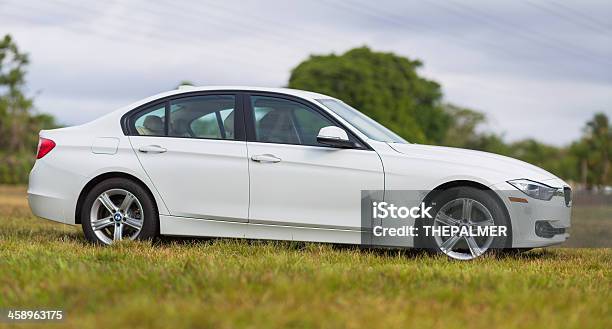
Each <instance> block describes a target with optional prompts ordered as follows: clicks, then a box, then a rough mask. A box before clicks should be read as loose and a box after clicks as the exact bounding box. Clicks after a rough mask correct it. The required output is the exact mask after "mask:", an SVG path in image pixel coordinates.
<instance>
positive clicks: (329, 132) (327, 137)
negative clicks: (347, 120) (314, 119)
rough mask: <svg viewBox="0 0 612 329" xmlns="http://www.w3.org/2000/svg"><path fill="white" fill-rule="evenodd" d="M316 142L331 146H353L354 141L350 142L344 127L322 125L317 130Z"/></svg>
mask: <svg viewBox="0 0 612 329" xmlns="http://www.w3.org/2000/svg"><path fill="white" fill-rule="evenodd" d="M317 142H319V143H321V144H325V145H329V146H333V147H342V148H353V147H355V146H356V145H355V143H354V142H351V141H350V140H349V138H348V135H347V134H346V131H344V129H342V128H339V127H336V126H328V127H323V128H321V130H319V135H318V136H317Z"/></svg>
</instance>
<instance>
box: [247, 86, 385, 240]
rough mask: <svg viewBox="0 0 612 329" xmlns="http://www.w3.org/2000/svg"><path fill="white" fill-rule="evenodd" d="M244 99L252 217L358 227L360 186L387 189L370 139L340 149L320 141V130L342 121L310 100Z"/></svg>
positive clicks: (262, 220)
mask: <svg viewBox="0 0 612 329" xmlns="http://www.w3.org/2000/svg"><path fill="white" fill-rule="evenodd" d="M245 103H246V108H245V111H249V112H248V113H247V116H246V118H247V120H246V121H247V127H248V128H247V131H249V135H250V136H249V142H247V147H248V157H249V159H250V161H249V168H250V194H251V201H250V207H249V211H250V212H249V221H250V222H251V223H261V224H275V225H287V226H302V227H321V228H336V229H359V228H360V227H361V191H362V190H383V189H384V173H383V168H382V163H381V160H380V158H379V156H378V154H377V153H376V152H374V151H372V150H369V149H368V148H366V147H365V145H364V147H360V148H355V149H341V148H334V147H328V146H325V145H322V144H319V143H318V142H317V135H318V132H319V130H320V129H321V128H322V127H325V126H338V124H337V123H336V122H335V121H334V119H333V118H331V117H330V116H329V115H328V114H325V113H324V112H322V110H321V109H319V108H317V107H316V106H313V105H312V104H309V103H307V102H305V101H301V100H297V99H291V98H285V97H280V96H270V95H251V96H250V97H249V100H248V101H247V102H245ZM249 125H250V126H249Z"/></svg>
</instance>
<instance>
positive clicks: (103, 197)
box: [81, 178, 159, 244]
mask: <svg viewBox="0 0 612 329" xmlns="http://www.w3.org/2000/svg"><path fill="white" fill-rule="evenodd" d="M81 223H82V224H81V225H82V227H83V232H84V234H85V238H87V240H89V241H90V242H93V243H100V244H111V243H113V242H116V241H120V240H146V239H152V238H154V237H155V236H156V235H157V232H158V226H159V215H158V213H157V208H156V207H155V203H154V201H153V199H152V198H151V196H150V195H149V193H148V192H147V191H146V190H145V189H144V188H143V187H142V186H141V185H139V184H137V183H135V182H133V181H131V180H128V179H124V178H111V179H108V180H105V181H103V182H101V183H99V184H98V185H96V186H95V187H94V188H93V189H91V191H89V193H88V194H87V197H86V198H85V201H84V203H83V209H82V211H81Z"/></svg>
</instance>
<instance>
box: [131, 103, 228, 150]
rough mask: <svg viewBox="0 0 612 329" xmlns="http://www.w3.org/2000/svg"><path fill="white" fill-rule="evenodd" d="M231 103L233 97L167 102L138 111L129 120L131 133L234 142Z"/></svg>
mask: <svg viewBox="0 0 612 329" xmlns="http://www.w3.org/2000/svg"><path fill="white" fill-rule="evenodd" d="M235 103H236V99H235V96H233V95H210V96H208V95H207V96H191V97H184V98H179V99H175V100H171V101H169V102H168V103H163V104H158V105H154V106H151V107H150V108H148V109H145V110H143V111H140V112H139V113H138V114H137V115H136V116H135V117H133V119H132V122H133V129H132V130H133V131H134V133H136V134H137V135H140V136H169V137H186V138H206V139H229V140H234V139H236V133H235V126H236V124H235V120H234V119H235V116H236V113H235ZM166 104H167V106H168V111H167V109H166Z"/></svg>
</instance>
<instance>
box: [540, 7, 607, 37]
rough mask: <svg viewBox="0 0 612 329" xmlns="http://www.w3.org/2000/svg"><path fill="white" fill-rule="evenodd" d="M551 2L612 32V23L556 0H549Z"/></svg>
mask: <svg viewBox="0 0 612 329" xmlns="http://www.w3.org/2000/svg"><path fill="white" fill-rule="evenodd" d="M549 3H550V4H551V5H553V6H556V7H559V8H563V9H564V10H566V11H569V12H572V13H573V14H574V15H575V16H578V17H581V18H582V19H583V21H585V22H587V23H590V24H593V26H597V27H599V28H602V29H603V30H604V31H605V32H606V33H610V29H612V25H610V24H609V22H608V24H606V23H603V22H602V21H600V20H599V19H596V18H594V17H592V16H590V15H586V14H584V13H582V12H580V11H578V10H576V9H574V8H571V7H568V6H566V5H565V4H561V3H558V2H556V1H549Z"/></svg>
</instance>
